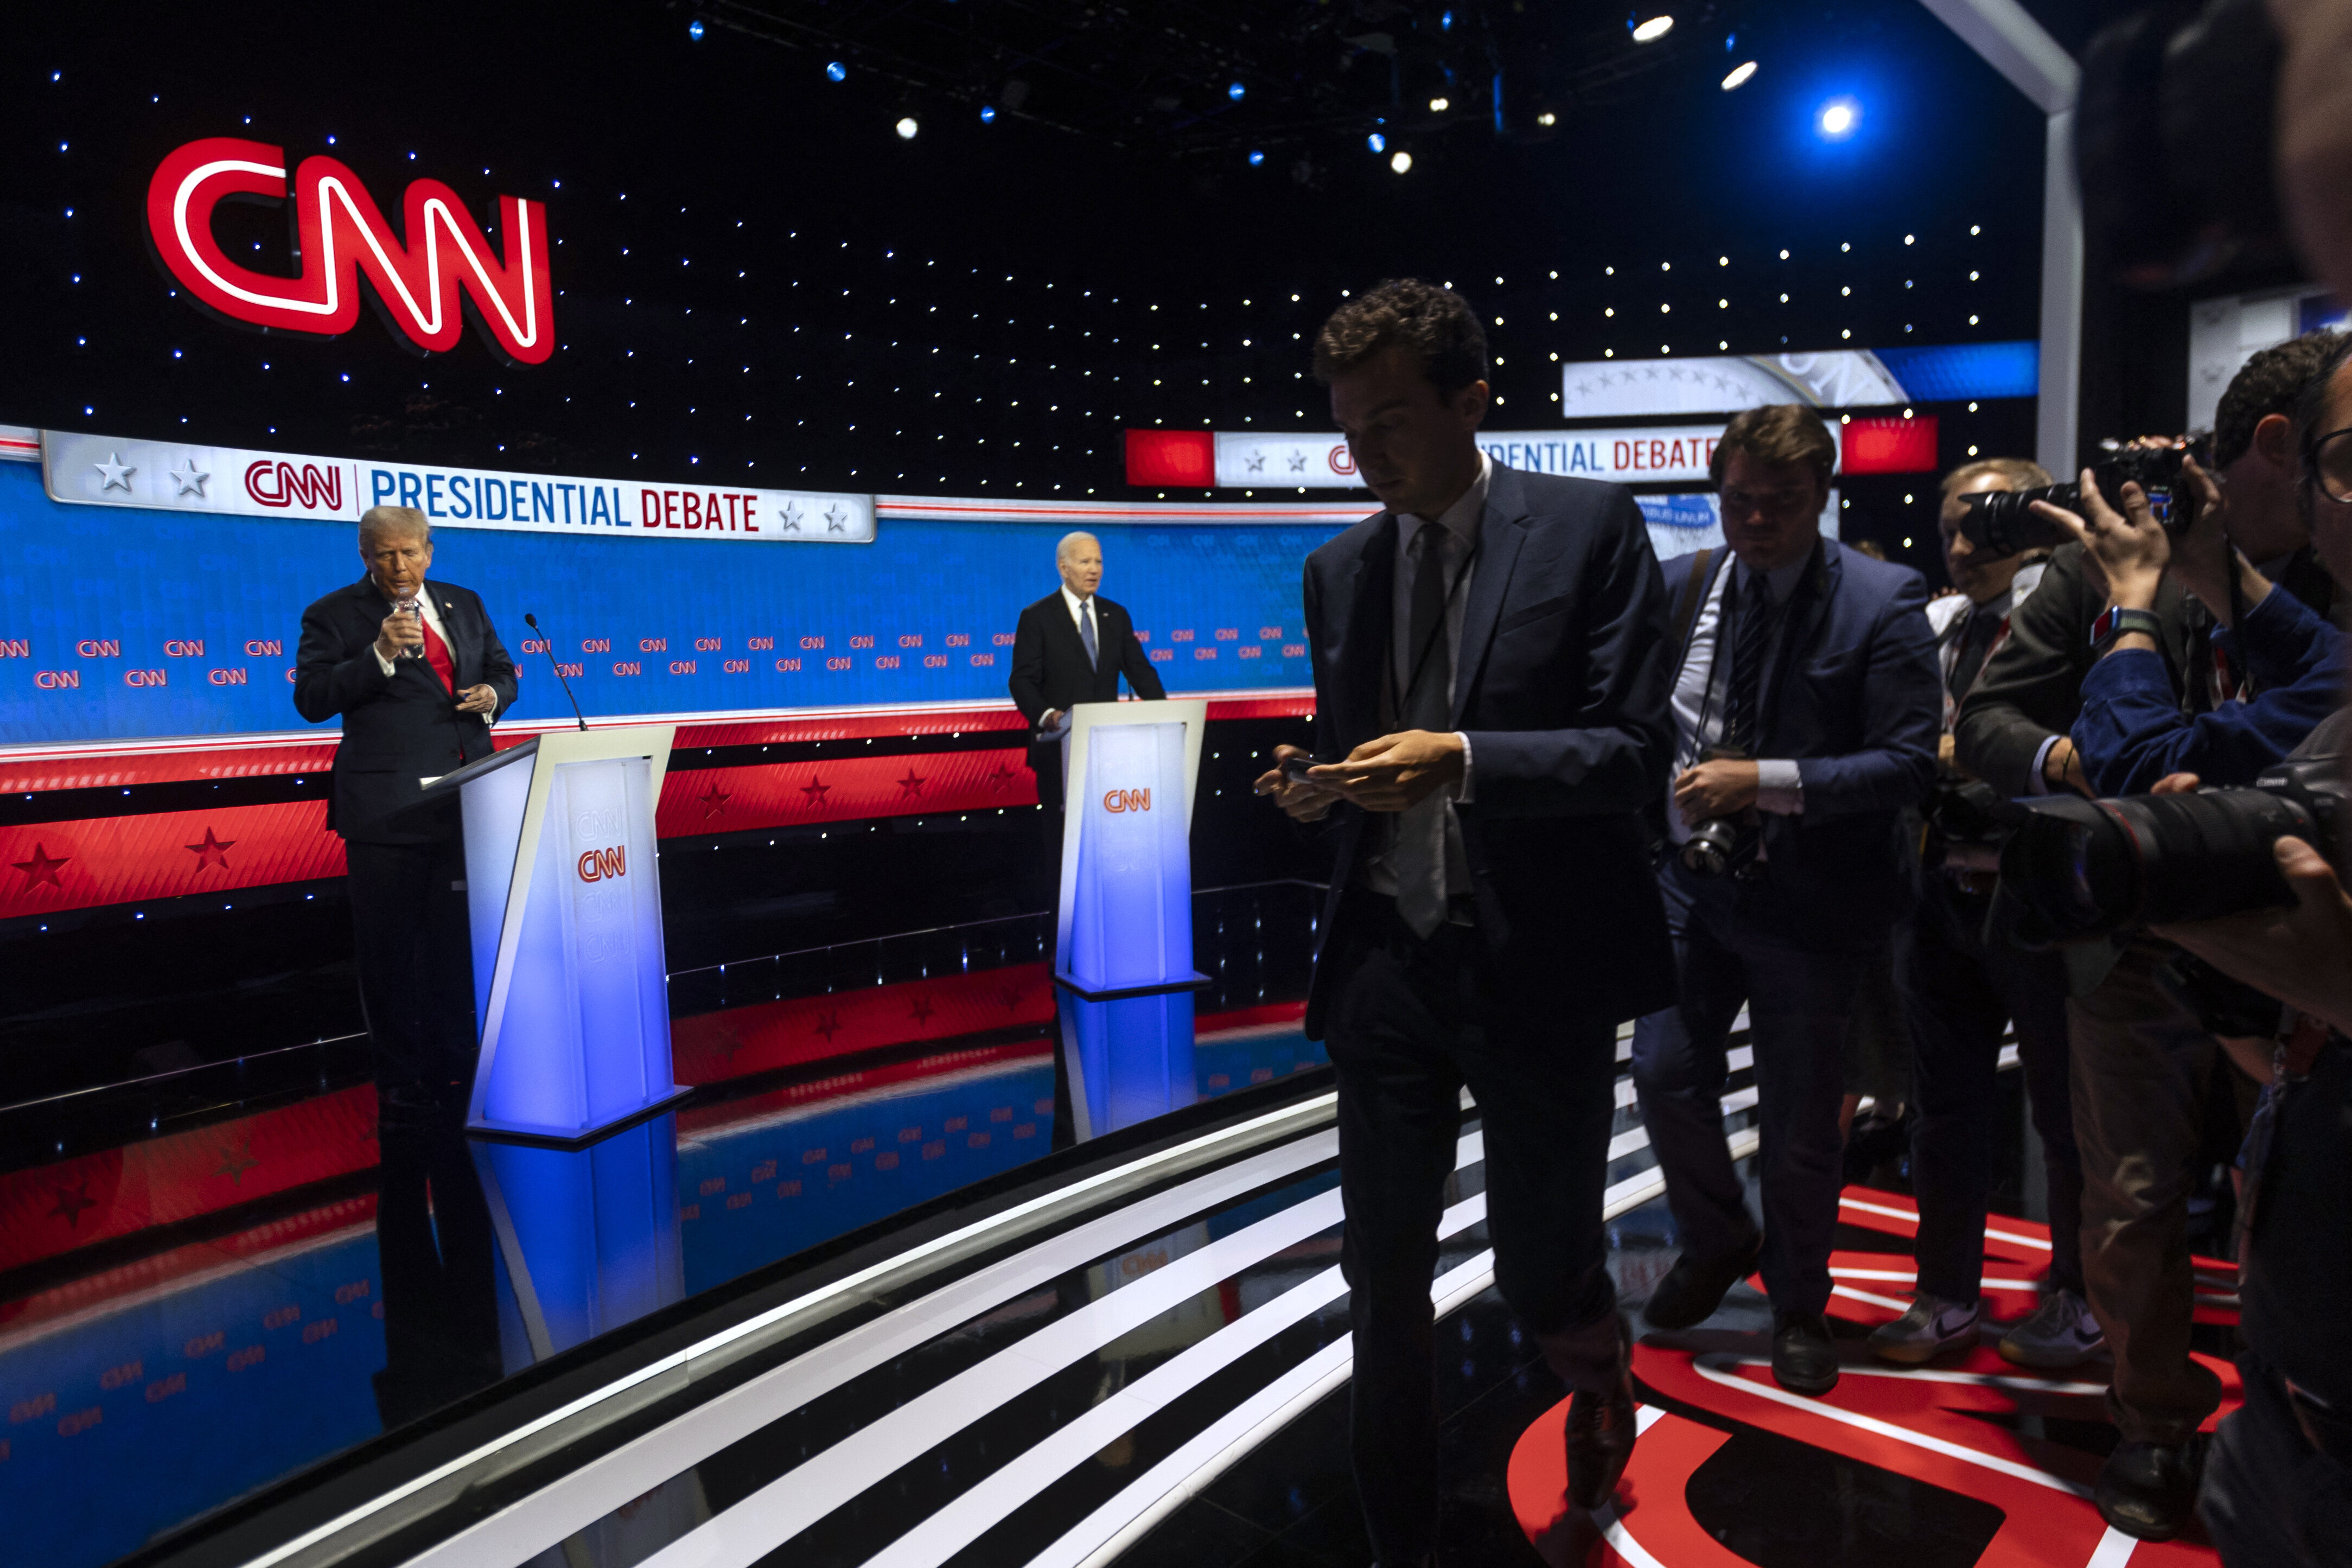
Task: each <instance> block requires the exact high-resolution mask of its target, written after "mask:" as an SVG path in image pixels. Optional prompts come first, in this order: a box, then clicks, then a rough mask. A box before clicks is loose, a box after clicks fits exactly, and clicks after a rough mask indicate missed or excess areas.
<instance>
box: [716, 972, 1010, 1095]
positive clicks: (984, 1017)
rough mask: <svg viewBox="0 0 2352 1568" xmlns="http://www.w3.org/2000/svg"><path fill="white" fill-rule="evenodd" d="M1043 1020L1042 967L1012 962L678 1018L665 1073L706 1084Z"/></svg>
mask: <svg viewBox="0 0 2352 1568" xmlns="http://www.w3.org/2000/svg"><path fill="white" fill-rule="evenodd" d="M1053 1021H1054V977H1053V975H1052V974H1051V973H1049V971H1048V966H1047V965H1045V964H1044V963H1016V964H1012V965H1009V966H1008V967H1006V968H1003V969H988V970H981V971H978V972H975V973H956V974H943V975H940V976H939V977H938V978H937V979H933V980H910V981H903V982H900V983H899V984H893V985H876V986H871V987H868V988H866V989H865V990H860V991H841V992H835V993H834V994H831V995H828V996H793V997H787V998H786V999H784V1000H783V1001H781V1002H758V1003H754V1004H752V1005H750V1006H748V1007H730V1008H728V1009H727V1010H726V1011H725V1012H722V1013H704V1014H702V1015H700V1016H697V1017H692V1018H680V1019H677V1021H676V1022H674V1023H673V1024H671V1025H670V1034H669V1045H670V1060H671V1067H670V1071H671V1073H672V1075H673V1076H674V1077H675V1078H676V1079H677V1081H678V1082H679V1083H716V1082H718V1081H719V1080H720V1079H730V1078H742V1077H744V1076H746V1075H748V1074H751V1073H756V1072H772V1071H773V1070H774V1069H776V1068H786V1067H799V1066H802V1065H803V1064H805V1063H808V1062H815V1061H824V1060H827V1059H829V1058H834V1057H845V1056H848V1055H851V1054H852V1053H854V1052H857V1051H865V1050H872V1049H874V1048H875V1047H878V1046H896V1045H904V1044H906V1043H908V1041H912V1040H950V1039H954V1038H956V1037H958V1036H961V1035H973V1034H979V1033H980V1032H982V1030H987V1029H1003V1028H1008V1027H1013V1026H1032V1027H1043V1026H1045V1025H1048V1024H1051V1023H1052V1022H1053Z"/></svg>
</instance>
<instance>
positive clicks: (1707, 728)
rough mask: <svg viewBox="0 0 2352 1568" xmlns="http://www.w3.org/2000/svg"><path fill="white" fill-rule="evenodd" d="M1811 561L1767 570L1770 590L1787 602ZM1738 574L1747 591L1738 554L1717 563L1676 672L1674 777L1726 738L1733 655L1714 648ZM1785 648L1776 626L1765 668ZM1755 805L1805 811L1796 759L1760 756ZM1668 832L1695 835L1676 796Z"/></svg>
mask: <svg viewBox="0 0 2352 1568" xmlns="http://www.w3.org/2000/svg"><path fill="white" fill-rule="evenodd" d="M1824 548H1827V546H1825V547H1824ZM1811 564H1812V557H1811V556H1810V555H1808V556H1806V557H1805V558H1804V559H1803V560H1801V561H1799V562H1797V563H1795V564H1794V565H1790V566H1782V567H1780V568H1779V569H1777V570H1775V571H1773V572H1770V573H1768V574H1765V577H1764V584H1765V591H1766V592H1767V593H1769V594H1770V595H1771V596H1772V602H1773V603H1774V604H1776V605H1784V604H1786V603H1788V600H1789V595H1790V594H1792V593H1794V592H1795V591H1796V587H1797V584H1798V583H1799V582H1800V581H1801V579H1802V578H1803V576H1804V574H1805V570H1806V568H1807V567H1809V566H1811ZM1735 576H1736V577H1738V578H1739V580H1740V583H1739V589H1740V592H1741V593H1742V594H1746V593H1747V592H1748V584H1749V583H1750V582H1751V581H1753V580H1754V578H1755V576H1756V574H1754V573H1752V572H1750V571H1749V570H1748V568H1747V567H1746V566H1745V565H1743V564H1741V563H1739V562H1738V560H1736V559H1735V560H1732V561H1728V562H1726V563H1724V564H1723V565H1722V566H1721V567H1719V568H1717V571H1716V573H1715V581H1714V582H1712V583H1710V584H1707V589H1706V602H1705V603H1704V604H1702V605H1699V609H1698V616H1697V618H1696V620H1694V621H1693V622H1692V624H1691V634H1690V646H1689V647H1688V649H1687V650H1686V651H1685V653H1684V655H1683V664H1682V669H1681V671H1680V672H1679V673H1678V674H1677V675H1676V676H1675V689H1674V693H1673V696H1672V697H1671V699H1670V700H1669V703H1668V706H1669V707H1671V708H1672V710H1673V711H1674V716H1675V771H1674V776H1675V778H1680V777H1682V775H1683V773H1685V770H1687V769H1689V768H1691V767H1692V766H1694V765H1696V763H1697V762H1698V760H1699V758H1700V757H1701V756H1703V755H1705V754H1706V750H1707V748H1708V747H1710V746H1713V745H1715V744H1716V743H1717V742H1720V741H1721V740H1722V739H1723V719H1724V711H1723V710H1724V708H1725V705H1726V703H1727V701H1728V700H1729V698H1730V695H1731V661H1730V660H1729V659H1728V658H1720V659H1719V658H1716V657H1715V650H1716V644H1717V640H1718V637H1717V634H1718V633H1719V631H1720V630H1721V627H1722V626H1723V596H1724V592H1725V590H1726V589H1727V588H1728V587H1729V586H1730V585H1731V581H1732V579H1733V578H1734V577H1735ZM1779 656H1780V632H1779V631H1775V632H1774V633H1773V634H1772V642H1771V645H1770V646H1769V647H1767V648H1766V649H1765V650H1764V668H1765V670H1766V671H1767V672H1768V673H1769V671H1770V670H1771V668H1772V667H1773V665H1774V663H1775V662H1776V661H1777V660H1778V658H1779ZM1766 684H1767V683H1766V682H1765V681H1764V680H1762V679H1759V681H1758V684H1757V690H1758V691H1759V694H1760V693H1761V692H1762V691H1763V689H1764V688H1765V685H1766ZM1756 806H1757V809H1758V810H1759V811H1769V812H1772V813H1774V814H1776V815H1778V816H1800V815H1801V814H1802V813H1803V811H1804V809H1805V785H1804V780H1803V778H1802V777H1801V775H1800V774H1799V773H1798V772H1797V764H1796V763H1794V762H1791V761H1790V760H1788V759H1787V758H1781V757H1766V758H1759V759H1758V760H1757V763H1756ZM1666 835H1667V837H1670V838H1671V839H1673V840H1674V842H1675V843H1676V844H1680V843H1683V842H1684V841H1685V840H1686V839H1688V838H1689V837H1690V836H1691V825H1690V824H1689V823H1686V822H1685V821H1684V820H1683V814H1682V812H1681V810H1680V809H1679V808H1678V807H1676V806H1675V805H1674V803H1673V802H1672V801H1671V800H1669V801H1668V802H1667V805H1666Z"/></svg>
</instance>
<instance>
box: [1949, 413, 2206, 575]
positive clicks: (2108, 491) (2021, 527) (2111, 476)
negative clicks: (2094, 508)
mask: <svg viewBox="0 0 2352 1568" xmlns="http://www.w3.org/2000/svg"><path fill="white" fill-rule="evenodd" d="M2101 445H2102V446H2103V447H2105V448H2106V450H2107V457H2106V458H2105V460H2104V461H2102V462H2100V463H2098V464H2096V465H2095V466H2094V467H2093V468H2092V469H2091V473H2092V476H2093V477H2094V478H2095V479H2097V480H2098V481H2099V493H2100V494H2101V495H2103V496H2105V498H2106V500H2107V504H2108V505H2110V506H2114V507H2118V508H2120V507H2121V506H2122V505H2123V499H2122V498H2123V490H2124V486H2125V485H2126V484H2136V485H2137V486H2138V487H2139V488H2140V489H2143V490H2145V491H2147V504H2148V506H2149V508H2150V510H2153V511H2154V512H2155V514H2156V520H2157V521H2158V522H2160V523H2162V524H2163V525H2164V531H2166V532H2167V533H2169V534H2173V535H2175V536H2178V535H2179V532H2180V531H2181V530H2182V529H2184V528H2186V527H2188V526H2189V522H2190V521H2192V520H2193V518H2194V516H2195V513H2194V510H2193V509H2192V508H2190V507H2189V506H2188V505H2186V504H2185V503H2184V504H2180V505H2176V504H2174V503H2175V502H2176V501H2178V500H2182V498H2180V497H2179V496H2176V495H2175V493H2174V491H2175V490H2176V489H2178V488H2179V484H2180V460H2181V459H2182V458H2188V457H2194V458H2196V459H2197V461H2198V462H2199V463H2200V465H2203V466H2206V467H2209V468H2210V466H2211V464H2210V461H2209V458H2210V456H2211V452H2210V445H2209V443H2208V442H2206V441H2202V440H2200V441H2198V442H2195V443H2190V444H2186V445H2183V444H2176V445H2173V446H2169V447H2141V446H2134V445H2130V444H2127V443H2124V442H2118V441H2112V440H2110V441H2105V442H2102V443H2101ZM1960 500H1962V501H1963V502H1964V503H1966V505H1967V507H1968V510H1966V511H1964V512H1962V513H1961V514H1960V532H1961V534H1962V535H1963V536H1965V537H1966V538H1967V540H1968V542H1969V543H1970V544H1973V545H1975V546H1976V547H1977V550H1978V552H1979V553H1981V554H1984V555H1990V556H2002V555H2014V554H2016V553H2017V552H2020V551H2021V550H2055V549H2056V548H2058V546H2060V545H2062V544H2071V543H2073V542H2074V535H2073V534H2071V533H2069V532H2067V531H2066V529H2065V525H2064V524H2063V523H2059V522H2056V521H2052V520H2051V519H2049V518H2046V517H2043V516H2042V514H2041V513H2040V512H2037V511H2035V510H2033V503H2034V502H2035V501H2038V500H2046V501H2048V502H2049V503H2050V504H2051V505H2052V506H2054V507H2057V508H2060V509H2061V510H2065V511H2071V512H2074V514H2075V515H2076V516H2080V515H2081V514H2082V510H2083V487H2082V486H2081V485H2080V484H2071V483H2070V484H2063V485H2036V486H2034V487H2033V488H2032V489H2022V490H1971V491H1969V493H1968V494H1966V495H1964V496H1962V497H1960Z"/></svg>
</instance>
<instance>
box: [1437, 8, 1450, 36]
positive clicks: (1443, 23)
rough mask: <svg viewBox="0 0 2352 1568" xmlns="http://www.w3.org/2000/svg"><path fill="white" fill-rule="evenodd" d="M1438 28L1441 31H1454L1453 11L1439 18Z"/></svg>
mask: <svg viewBox="0 0 2352 1568" xmlns="http://www.w3.org/2000/svg"><path fill="white" fill-rule="evenodd" d="M1437 30H1438V31H1439V32H1441V33H1450V32H1452V31H1454V13H1453V12H1451V11H1448V12H1446V13H1445V14H1444V16H1440V17H1438V18H1437Z"/></svg>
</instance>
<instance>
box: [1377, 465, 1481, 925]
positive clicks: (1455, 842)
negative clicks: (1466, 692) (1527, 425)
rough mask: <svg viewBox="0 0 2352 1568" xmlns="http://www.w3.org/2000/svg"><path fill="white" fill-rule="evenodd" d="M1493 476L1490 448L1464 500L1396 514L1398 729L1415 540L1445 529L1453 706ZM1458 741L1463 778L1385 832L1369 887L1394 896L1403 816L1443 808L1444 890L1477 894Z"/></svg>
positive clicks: (1441, 556)
mask: <svg viewBox="0 0 2352 1568" xmlns="http://www.w3.org/2000/svg"><path fill="white" fill-rule="evenodd" d="M1493 474H1494V465H1493V464H1492V463H1490V462H1489V461H1488V460H1487V458H1486V453H1484V452H1481V453H1479V454H1478V477H1477V478H1476V479H1473V480H1471V481H1470V488H1469V489H1466V490H1465V491H1463V492H1462V496H1461V499H1460V500H1456V501H1455V502H1454V504H1453V505H1452V506H1449V507H1447V508H1446V509H1445V510H1444V513H1443V514H1442V515H1440V516H1439V517H1438V518H1437V519H1436V520H1435V521H1431V520H1430V519H1428V518H1425V517H1423V516H1421V515H1419V514H1418V513H1415V512H1410V511H1401V512H1399V513H1397V547H1396V583H1395V588H1394V591H1393V593H1392V595H1391V599H1390V605H1389V668H1388V681H1387V689H1386V690H1385V691H1384V692H1382V693H1381V721H1382V722H1383V723H1386V724H1388V725H1389V726H1390V727H1391V729H1393V728H1395V726H1396V725H1397V723H1398V718H1397V705H1398V703H1399V701H1400V700H1402V695H1403V693H1404V691H1405V690H1406V689H1407V687H1408V686H1409V685H1410V683H1411V681H1412V658H1413V655H1414V654H1415V653H1416V652H1418V651H1419V650H1418V649H1415V648H1412V647H1407V646H1406V645H1407V644H1408V643H1410V642H1411V641H1412V634H1411V631H1410V628H1411V626H1412V590H1413V583H1414V578H1415V567H1416V564H1417V560H1418V557H1417V556H1416V553H1415V552H1414V550H1413V547H1412V546H1413V541H1414V540H1415V539H1416V538H1418V537H1419V536H1420V533H1421V531H1422V530H1423V529H1424V528H1432V527H1433V528H1437V529H1439V530H1442V531H1443V537H1442V538H1441V539H1440V540H1439V541H1438V542H1437V544H1436V545H1435V547H1434V548H1435V550H1436V552H1437V557H1436V558H1437V560H1438V562H1439V563H1440V564H1441V565H1443V567H1444V571H1445V580H1446V584H1447V587H1448V589H1449V592H1448V594H1447V595H1446V599H1445V647H1446V650H1447V657H1446V661H1445V662H1446V682H1445V700H1446V702H1447V704H1448V705H1449V706H1450V705H1451V704H1452V703H1453V701H1454V696H1455V694H1456V693H1457V692H1458V691H1459V690H1460V687H1461V679H1462V615H1463V610H1464V608H1465V606H1466V605H1468V604H1469V602H1470V580H1471V577H1472V574H1475V572H1476V571H1477V569H1478V562H1477V550H1478V532H1479V528H1480V525H1481V524H1482V523H1483V522H1484V521H1485V519H1486V489H1487V486H1488V484H1489V482H1490V481H1491V479H1492V478H1493ZM1454 738H1455V739H1457V740H1459V741H1460V742H1462V782H1461V784H1459V785H1457V786H1456V787H1455V789H1454V793H1453V794H1452V795H1446V794H1445V793H1444V792H1443V791H1439V792H1436V793H1433V794H1432V795H1430V796H1429V797H1428V798H1427V799H1425V800H1423V802H1422V803H1421V804H1420V805H1416V806H1414V807H1413V808H1412V811H1411V812H1404V813H1400V814H1397V815H1396V816H1392V817H1391V820H1390V826H1387V827H1386V829H1385V830H1384V831H1382V832H1381V835H1380V838H1381V847H1380V848H1379V850H1378V851H1377V852H1376V853H1374V854H1373V856H1372V857H1371V858H1370V861H1368V862H1367V863H1366V865H1365V868H1364V871H1365V885H1366V886H1367V887H1369V888H1370V889H1371V890H1372V891H1373V892H1376V893H1383V894H1388V895H1391V896H1393V895H1394V894H1395V892H1396V890H1397V885H1396V872H1395V871H1394V869H1393V868H1391V866H1390V864H1389V853H1390V849H1391V846H1392V845H1393V844H1394V842H1395V838H1396V833H1397V826H1396V825H1397V823H1398V821H1399V820H1400V819H1401V818H1402V817H1406V816H1413V815H1414V814H1416V813H1421V812H1431V811H1442V812H1444V814H1445V894H1446V897H1447V898H1448V899H1466V898H1468V897H1469V896H1470V857H1469V852H1468V850H1467V849H1466V848H1465V847H1464V845H1463V842H1462V821H1461V818H1460V817H1458V816H1455V815H1454V806H1455V805H1469V804H1470V803H1471V801H1472V798H1473V796H1474V794H1475V790H1474V783H1475V779H1474V775H1473V774H1472V772H1471V755H1470V737H1469V736H1468V735H1466V734H1464V733H1463V732H1462V731H1459V730H1457V731H1454Z"/></svg>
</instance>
